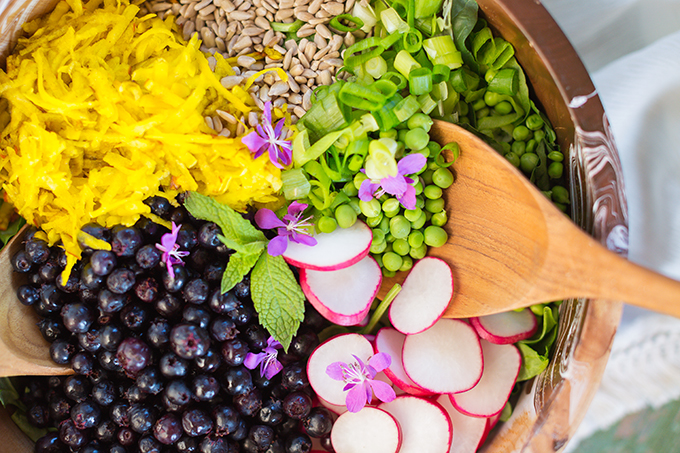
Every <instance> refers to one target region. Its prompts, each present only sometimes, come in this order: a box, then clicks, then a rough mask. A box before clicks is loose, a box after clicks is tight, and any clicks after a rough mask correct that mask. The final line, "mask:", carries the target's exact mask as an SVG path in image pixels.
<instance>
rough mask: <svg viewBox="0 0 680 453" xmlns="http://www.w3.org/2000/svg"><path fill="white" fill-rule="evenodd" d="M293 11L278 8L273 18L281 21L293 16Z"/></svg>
mask: <svg viewBox="0 0 680 453" xmlns="http://www.w3.org/2000/svg"><path fill="white" fill-rule="evenodd" d="M293 14H295V13H294V12H293V10H292V9H280V10H278V11H277V12H276V14H274V19H275V20H276V21H277V22H283V20H284V19H288V18H289V17H293Z"/></svg>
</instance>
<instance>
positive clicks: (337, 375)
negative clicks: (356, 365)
mask: <svg viewBox="0 0 680 453" xmlns="http://www.w3.org/2000/svg"><path fill="white" fill-rule="evenodd" d="M344 366H345V364H344V363H342V362H333V363H331V364H330V365H328V366H327V367H326V374H327V375H328V377H330V378H331V379H335V380H336V381H344V380H345V376H344V374H343V372H342V369H343V367H344Z"/></svg>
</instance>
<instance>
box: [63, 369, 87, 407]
mask: <svg viewBox="0 0 680 453" xmlns="http://www.w3.org/2000/svg"><path fill="white" fill-rule="evenodd" d="M91 388H92V385H91V384H90V382H89V381H88V380H87V378H85V377H83V376H78V375H73V376H69V377H67V378H66V379H64V387H63V389H64V395H66V397H67V398H69V399H71V400H73V401H75V402H77V403H79V402H81V401H85V399H87V397H88V396H89V395H90V390H91Z"/></svg>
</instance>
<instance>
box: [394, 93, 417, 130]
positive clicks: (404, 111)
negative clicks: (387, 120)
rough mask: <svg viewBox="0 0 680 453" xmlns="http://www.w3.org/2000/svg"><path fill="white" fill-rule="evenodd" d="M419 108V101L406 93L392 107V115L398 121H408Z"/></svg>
mask: <svg viewBox="0 0 680 453" xmlns="http://www.w3.org/2000/svg"><path fill="white" fill-rule="evenodd" d="M418 110H420V103H419V102H418V100H417V99H416V98H415V96H413V95H408V96H406V97H405V98H404V99H402V100H401V101H400V102H399V103H398V104H397V105H396V106H395V107H394V115H395V116H396V117H397V119H398V120H399V122H401V123H403V122H404V121H408V119H409V118H411V117H412V116H413V114H414V113H416V112H418Z"/></svg>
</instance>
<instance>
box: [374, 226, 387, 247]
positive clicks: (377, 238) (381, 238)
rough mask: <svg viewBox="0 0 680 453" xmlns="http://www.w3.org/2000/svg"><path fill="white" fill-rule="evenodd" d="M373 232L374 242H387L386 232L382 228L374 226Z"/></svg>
mask: <svg viewBox="0 0 680 453" xmlns="http://www.w3.org/2000/svg"><path fill="white" fill-rule="evenodd" d="M371 231H372V232H373V243H374V244H375V243H380V242H385V232H384V231H383V230H381V229H380V228H374V229H373V230H371Z"/></svg>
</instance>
